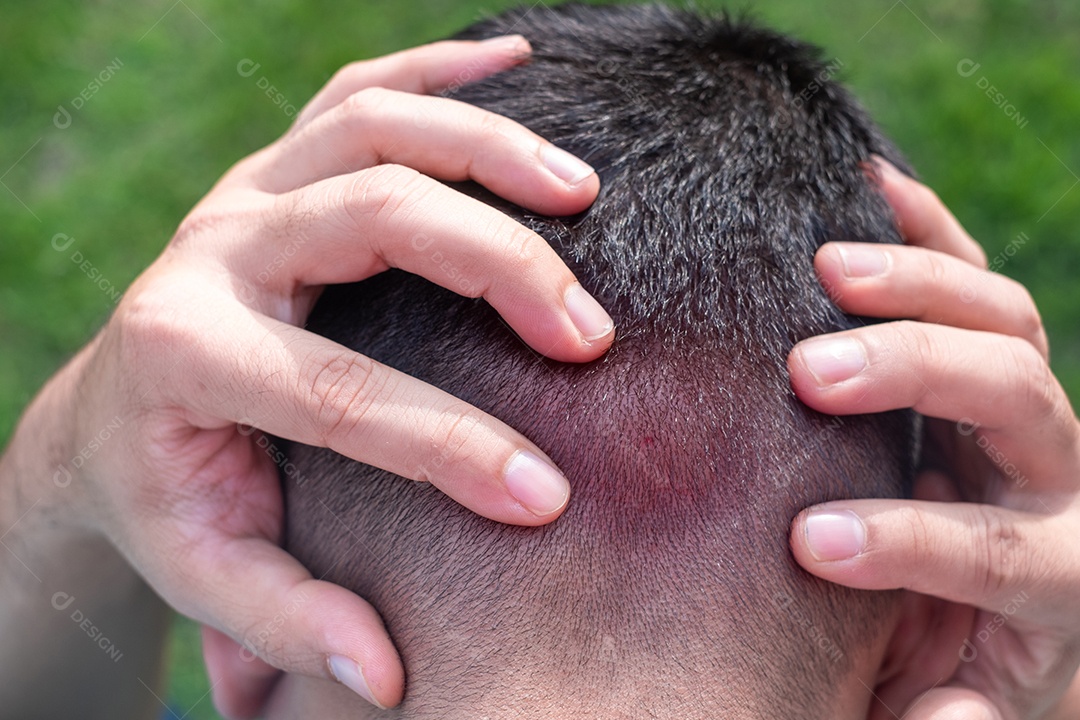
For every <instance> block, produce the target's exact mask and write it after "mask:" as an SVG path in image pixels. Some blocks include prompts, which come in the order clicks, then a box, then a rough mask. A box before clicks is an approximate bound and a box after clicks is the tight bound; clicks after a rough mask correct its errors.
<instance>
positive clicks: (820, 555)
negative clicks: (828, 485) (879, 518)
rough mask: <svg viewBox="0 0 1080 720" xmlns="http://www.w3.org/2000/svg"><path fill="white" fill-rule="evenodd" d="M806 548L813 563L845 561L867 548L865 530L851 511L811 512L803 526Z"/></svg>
mask: <svg viewBox="0 0 1080 720" xmlns="http://www.w3.org/2000/svg"><path fill="white" fill-rule="evenodd" d="M803 527H804V529H805V532H806V547H807V549H809V550H810V554H811V555H813V556H814V559H815V560H819V561H821V562H835V561H837V560H848V559H850V558H853V557H855V556H856V555H858V554H859V553H861V552H862V551H863V548H864V547H865V546H866V527H865V526H864V525H863V522H862V519H861V518H860V517H859V516H858V515H856V514H855V513H853V512H851V511H850V510H840V511H833V510H820V511H812V512H811V513H810V514H809V515H807V516H806V521H805V524H804V526H803Z"/></svg>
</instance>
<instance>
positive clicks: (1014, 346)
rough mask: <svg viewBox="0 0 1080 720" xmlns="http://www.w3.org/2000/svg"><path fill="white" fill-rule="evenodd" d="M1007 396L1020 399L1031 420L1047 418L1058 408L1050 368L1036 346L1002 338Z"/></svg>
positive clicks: (1010, 338) (1015, 339)
mask: <svg viewBox="0 0 1080 720" xmlns="http://www.w3.org/2000/svg"><path fill="white" fill-rule="evenodd" d="M1002 343H1004V347H1003V351H1004V352H1003V353H1002V356H1003V357H1004V359H1005V365H1006V366H1005V373H1006V383H1005V387H1006V388H1008V389H1009V392H1008V395H1009V396H1011V397H1016V398H1018V399H1020V401H1021V403H1022V405H1021V407H1023V408H1024V410H1025V412H1026V413H1027V414H1028V416H1029V417H1031V418H1039V417H1044V416H1046V415H1049V414H1051V413H1053V412H1054V411H1055V409H1056V408H1057V394H1056V392H1055V389H1056V387H1057V386H1056V383H1055V382H1054V377H1053V373H1052V372H1051V371H1050V366H1049V365H1047V364H1046V361H1045V360H1044V359H1043V357H1042V355H1041V354H1040V353H1039V351H1038V350H1036V349H1035V346H1034V345H1032V344H1031V343H1029V342H1028V341H1026V340H1023V339H1020V338H1016V337H1006V338H1002Z"/></svg>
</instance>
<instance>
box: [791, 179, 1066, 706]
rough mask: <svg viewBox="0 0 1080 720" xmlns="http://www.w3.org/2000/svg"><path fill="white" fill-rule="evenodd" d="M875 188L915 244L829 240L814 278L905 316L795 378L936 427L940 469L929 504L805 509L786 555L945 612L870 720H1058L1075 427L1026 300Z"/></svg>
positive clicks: (931, 480) (951, 225) (822, 350)
mask: <svg viewBox="0 0 1080 720" xmlns="http://www.w3.org/2000/svg"><path fill="white" fill-rule="evenodd" d="M879 182H880V185H881V189H882V191H883V193H884V194H885V196H886V198H887V199H888V200H889V202H890V204H891V205H892V206H893V208H894V210H895V212H896V216H897V220H898V223H899V226H900V229H901V231H902V233H903V235H904V237H905V240H906V241H907V242H908V244H909V246H886V245H868V244H865V245H864V244H856V243H828V244H827V245H825V246H823V247H822V248H821V250H820V251H819V252H818V255H817V257H816V259H815V267H816V269H817V271H818V274H819V275H820V277H821V279H822V282H823V283H824V284H825V286H826V287H828V288H830V290H832V291H834V292H833V295H834V296H835V297H836V298H837V302H838V304H839V305H840V307H841V308H843V309H844V310H845V311H847V312H850V313H853V314H857V315H865V316H871V317H883V318H906V319H905V320H901V321H898V322H891V323H883V324H878V325H871V326H867V327H864V328H859V329H856V330H850V331H846V332H841V333H836V334H833V335H827V336H824V337H819V338H812V339H809V340H806V341H804V342H802V343H799V344H798V345H797V346H796V347H795V348H794V350H793V351H792V353H791V355H790V357H789V369H790V372H791V381H792V385H793V387H794V388H795V391H796V393H797V394H798V396H799V397H800V398H801V399H802V401H803V402H805V403H806V404H807V405H809V406H810V407H813V408H814V409H816V410H819V411H821V412H825V413H830V414H838V415H843V414H854V413H868V412H882V411H886V410H892V409H897V408H914V409H915V410H916V411H918V412H920V413H922V414H923V415H926V416H928V417H927V423H926V443H927V447H928V449H930V451H931V455H932V456H936V457H934V459H935V460H938V461H939V465H940V467H939V468H937V469H935V470H927V471H924V472H923V473H922V475H921V476H920V477H919V478H918V479H917V481H916V497H917V498H919V499H918V500H914V501H908V500H850V501H839V502H830V503H825V504H823V505H819V506H815V507H812V508H808V509H807V510H804V511H803V512H802V513H800V515H799V516H798V517H797V518H796V519H795V521H794V522H793V524H792V531H791V538H790V541H791V547H792V551H793V552H794V555H795V558H796V560H798V562H799V563H800V564H801V565H802V566H803V567H804V568H805V569H806V570H807V571H809V572H811V573H813V574H815V575H817V576H819V577H821V578H824V579H826V580H830V581H832V582H836V583H840V584H842V585H847V586H850V587H855V588H864V589H878V590H880V589H890V588H906V589H908V590H912V591H915V592H916V593H924V594H926V595H928V596H933V597H934V598H940V599H942V600H944V601H948V602H947V603H946V602H941V601H931V600H929V598H922V600H921V601H925V602H935V603H936V605H935V609H934V612H939V613H940V616H939V617H940V618H941V619H942V620H941V622H940V623H939V627H937V628H936V629H935V631H934V633H935V634H934V637H933V638H923V642H917V641H916V640H912V643H911V647H910V648H908V649H907V650H906V653H907V657H906V663H905V666H906V671H905V672H898V673H897V674H896V675H895V676H894V677H893V678H892V679H889V680H886V681H885V682H883V683H882V684H881V685H879V686H878V687H877V688H875V690H874V692H875V695H876V697H877V698H878V701H877V702H876V703H875V705H874V707H873V708H872V709H871V713H870V717H871V718H872V719H873V720H884V719H885V718H894V717H903V718H905V720H930V719H931V718H934V719H941V720H944V718H963V719H964V720H967V719H969V718H971V719H974V718H1005V719H1013V718H1038V717H1046V716H1047V715H1046V714H1047V713H1048V712H1051V711H1052V710H1053V709H1054V708H1055V707H1056V706H1058V707H1059V701H1060V699H1061V697H1062V695H1063V693H1064V692H1065V690H1066V688H1067V687H1068V686H1069V683H1070V681H1071V680H1072V679H1073V677H1074V676H1075V675H1076V671H1077V667H1078V665H1080V613H1077V612H1076V608H1075V603H1076V598H1077V597H1078V596H1080V543H1078V542H1077V538H1078V537H1080V502H1078V497H1080V496H1078V489H1080V424H1078V422H1077V419H1076V416H1075V414H1074V412H1073V410H1072V407H1071V406H1070V404H1069V401H1068V398H1067V397H1066V396H1065V393H1064V391H1063V390H1062V388H1061V385H1060V384H1059V383H1058V382H1057V380H1056V378H1055V377H1054V375H1053V373H1052V372H1051V371H1050V368H1049V366H1048V364H1047V355H1048V347H1047V340H1046V333H1045V332H1044V330H1043V327H1042V322H1041V320H1040V318H1039V314H1038V311H1037V310H1036V308H1035V305H1034V303H1033V301H1032V299H1031V296H1030V295H1029V294H1028V292H1027V291H1026V290H1025V289H1024V288H1023V286H1021V285H1020V284H1018V283H1016V282H1015V281H1013V280H1010V279H1009V278H1006V277H1004V276H1001V275H998V274H996V273H993V272H990V271H988V270H987V269H986V259H985V255H984V254H983V252H982V250H981V249H980V248H979V247H978V245H977V244H976V243H975V241H974V240H972V239H971V237H970V236H969V235H968V234H967V233H966V232H965V231H964V230H963V228H962V227H961V226H960V225H959V223H958V222H957V221H956V219H955V218H954V217H953V216H952V215H951V213H949V211H948V210H947V209H946V208H945V207H944V205H942V203H941V201H940V200H939V199H938V198H937V197H936V196H935V195H934V194H933V193H932V192H931V191H930V190H929V189H927V188H926V187H925V186H923V185H921V184H919V183H917V182H916V181H914V180H912V179H910V178H908V177H906V176H904V175H902V174H901V173H900V172H899V171H897V170H896V169H895V168H892V167H891V166H888V165H887V164H886V163H883V162H879ZM957 500H963V501H964V502H955V501H957ZM927 640H930V641H929V642H927ZM1075 714H1076V713H1075V710H1074V711H1073V715H1072V716H1075Z"/></svg>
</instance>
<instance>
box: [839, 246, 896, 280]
mask: <svg viewBox="0 0 1080 720" xmlns="http://www.w3.org/2000/svg"><path fill="white" fill-rule="evenodd" d="M836 251H837V252H838V253H840V263H841V264H842V265H843V266H844V275H845V276H847V277H849V278H867V277H877V276H879V275H884V274H885V271H886V270H888V269H889V262H890V257H889V254H888V253H887V252H885V251H884V250H881V249H880V248H876V247H874V246H873V245H866V244H863V243H854V244H851V245H842V244H838V245H837V246H836Z"/></svg>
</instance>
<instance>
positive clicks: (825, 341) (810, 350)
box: [799, 337, 867, 386]
mask: <svg viewBox="0 0 1080 720" xmlns="http://www.w3.org/2000/svg"><path fill="white" fill-rule="evenodd" d="M799 354H801V355H802V359H803V362H804V363H806V367H807V368H808V369H809V370H810V372H811V373H812V374H813V375H814V379H816V380H817V382H818V385H821V386H825V385H833V384H835V383H838V382H843V381H844V380H848V379H850V378H852V377H855V376H856V375H858V374H859V373H860V372H861V371H862V369H863V368H865V367H866V364H867V360H866V351H865V350H863V346H862V343H860V342H859V341H857V340H853V339H851V338H846V337H831V338H815V339H813V340H807V341H806V342H804V343H802V345H800V346H799Z"/></svg>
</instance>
